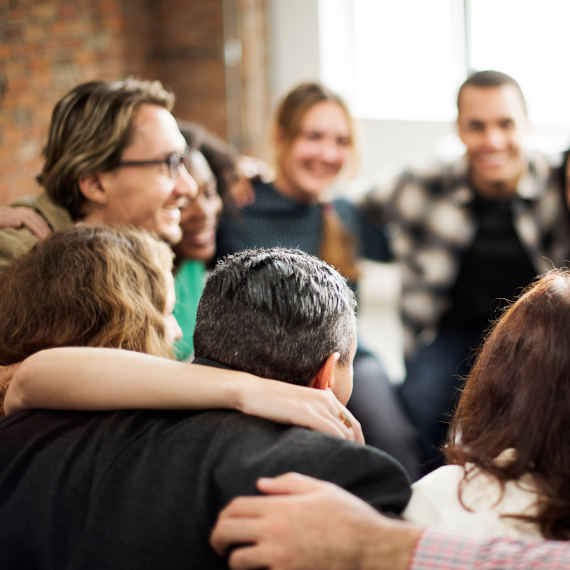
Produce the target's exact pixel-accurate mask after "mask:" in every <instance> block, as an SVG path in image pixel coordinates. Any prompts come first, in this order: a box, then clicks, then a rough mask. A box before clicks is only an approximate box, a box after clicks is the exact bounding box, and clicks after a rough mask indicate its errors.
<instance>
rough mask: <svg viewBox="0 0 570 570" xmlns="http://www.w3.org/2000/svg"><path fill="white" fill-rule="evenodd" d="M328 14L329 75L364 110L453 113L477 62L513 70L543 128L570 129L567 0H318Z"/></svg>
mask: <svg viewBox="0 0 570 570" xmlns="http://www.w3.org/2000/svg"><path fill="white" fill-rule="evenodd" d="M464 6H465V7H466V8H467V10H466V13H464ZM319 13H320V29H319V39H320V52H321V54H320V55H321V58H320V61H321V79H322V81H323V82H324V83H326V84H328V85H330V86H331V87H333V88H334V89H336V90H337V91H339V92H340V93H342V94H343V95H344V96H345V97H346V98H347V100H348V102H349V104H350V107H351V109H352V111H353V113H354V114H355V116H357V117H359V118H365V119H384V120H386V119H388V120H389V119H394V120H412V121H418V120H424V121H449V120H453V119H454V117H455V97H456V92H457V88H458V86H459V85H460V84H461V82H462V81H463V80H464V78H465V77H466V74H467V66H468V65H470V67H471V69H497V70H500V71H504V72H506V73H509V74H510V75H512V76H513V77H514V78H515V79H516V80H517V81H518V82H519V83H520V85H521V87H522V89H523V92H524V93H525V97H526V99H527V103H528V107H529V112H530V116H531V120H532V122H533V123H534V124H535V126H538V125H540V126H541V127H546V128H554V129H559V130H563V129H565V130H569V129H570V105H569V104H568V101H570V74H568V73H566V71H565V70H566V67H567V62H568V54H570V35H569V34H568V32H567V29H568V26H569V25H570V1H568V0H541V1H540V2H538V1H537V0H470V1H469V0H465V1H463V2H462V1H460V0H429V1H427V0H319ZM465 30H467V32H468V33H467V41H466V36H465Z"/></svg>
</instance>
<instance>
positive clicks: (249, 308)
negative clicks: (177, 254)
mask: <svg viewBox="0 0 570 570" xmlns="http://www.w3.org/2000/svg"><path fill="white" fill-rule="evenodd" d="M355 308H356V301H355V298H354V294H353V292H352V291H351V290H350V288H349V287H348V286H347V284H346V281H345V279H344V278H343V277H342V276H341V275H340V274H339V273H338V272H337V271H336V270H334V269H333V268H332V267H331V266H329V265H327V264H326V263H324V262H323V261H321V260H320V259H317V258H316V257H313V256H310V255H308V254H306V253H304V252H302V251H299V250H291V249H283V248H272V249H254V250H247V251H242V252H240V253H237V254H234V255H230V256H228V257H226V258H225V259H224V260H222V261H221V262H220V263H218V265H217V266H216V267H215V269H214V270H213V272H212V274H211V276H210V277H209V279H208V280H207V281H206V285H205V287H204V291H203V293H202V298H201V299H200V303H199V305H198V314H197V318H196V328H195V331H194V350H195V355H196V357H202V358H204V357H205V358H210V359H212V360H216V361H218V362H220V363H222V364H224V365H226V366H229V367H231V368H235V369H238V370H242V371H245V372H250V373H252V374H257V375H258V376H264V377H267V378H274V379H277V380H284V381H288V382H291V383H295V384H300V385H304V386H306V385H309V383H310V382H311V380H312V379H313V377H314V376H315V375H316V373H317V372H318V370H319V369H320V368H321V366H322V365H323V364H324V362H325V361H326V359H327V358H328V357H329V356H330V354H332V353H333V352H339V353H340V359H339V361H340V363H341V364H344V365H348V364H350V354H351V348H352V346H353V344H354V342H355V340H356V319H355V314H354V311H355Z"/></svg>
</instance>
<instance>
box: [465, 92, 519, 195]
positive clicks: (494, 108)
mask: <svg viewBox="0 0 570 570" xmlns="http://www.w3.org/2000/svg"><path fill="white" fill-rule="evenodd" d="M457 125H458V131H459V138H460V139H461V141H462V142H463V144H464V145H465V147H466V153H467V159H468V160H469V167H470V179H471V182H472V184H473V186H474V187H475V189H476V190H477V191H478V192H480V193H481V194H483V195H485V196H487V197H489V198H500V197H503V196H507V195H509V194H512V193H513V192H514V190H515V188H516V184H517V182H518V180H519V178H520V176H521V175H522V173H523V172H524V170H525V167H526V162H525V159H524V156H523V153H522V149H521V142H522V137H523V135H524V133H525V132H526V131H527V129H528V120H527V116H526V112H525V108H524V104H523V101H522V98H521V95H520V93H519V91H518V90H517V88H516V87H515V86H514V85H509V84H505V85H501V86H500V87H475V86H471V85H470V86H466V87H465V88H464V89H463V91H462V92H461V96H460V99H459V114H458V117H457Z"/></svg>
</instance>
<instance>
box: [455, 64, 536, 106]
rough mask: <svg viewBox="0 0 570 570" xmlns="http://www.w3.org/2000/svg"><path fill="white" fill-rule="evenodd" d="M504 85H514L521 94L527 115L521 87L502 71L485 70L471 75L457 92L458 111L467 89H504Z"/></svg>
mask: <svg viewBox="0 0 570 570" xmlns="http://www.w3.org/2000/svg"><path fill="white" fill-rule="evenodd" d="M503 85H512V86H513V87H515V88H516V90H517V91H518V92H519V95H520V97H521V101H522V104H523V108H524V111H525V113H526V111H527V109H526V101H525V99H524V95H523V92H522V89H521V86H520V85H519V84H518V83H517V81H515V80H514V79H513V78H512V77H511V76H510V75H507V74H506V73H503V72H502V71H495V70H493V69H485V70H484V71H476V72H474V73H472V74H471V75H469V77H468V78H467V79H466V80H465V81H464V82H463V83H462V84H461V86H460V87H459V90H458V91H457V111H458V112H459V102H460V99H461V94H462V93H463V90H464V89H465V88H466V87H482V88H492V87H502V86H503Z"/></svg>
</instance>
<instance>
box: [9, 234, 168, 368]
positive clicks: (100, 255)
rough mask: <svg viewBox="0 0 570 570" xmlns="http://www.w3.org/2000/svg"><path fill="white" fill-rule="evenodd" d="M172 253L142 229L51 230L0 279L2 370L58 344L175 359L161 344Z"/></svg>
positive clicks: (163, 334)
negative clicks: (118, 350)
mask: <svg viewBox="0 0 570 570" xmlns="http://www.w3.org/2000/svg"><path fill="white" fill-rule="evenodd" d="M171 267H172V251H171V250H170V248H169V247H168V246H167V245H166V244H165V243H164V242H162V241H159V240H158V239H156V238H154V237H153V236H151V235H150V234H149V233H148V232H146V231H144V230H138V229H132V228H110V227H93V226H87V225H85V224H77V225H76V226H74V227H72V228H70V229H67V230H64V231H61V232H56V233H55V234H53V235H51V236H50V237H48V238H47V239H45V240H43V241H40V242H38V243H37V244H36V245H35V246H34V248H33V249H32V250H31V251H29V252H28V253H27V254H26V255H24V256H22V257H20V258H19V259H17V260H15V261H14V262H13V263H12V265H11V266H10V267H9V268H8V269H7V270H6V271H5V272H4V273H3V274H2V275H1V276H0V299H2V318H1V319H0V365H8V364H12V363H16V362H19V361H21V360H23V359H24V358H26V357H27V356H30V355H31V354H33V353H34V352H37V351H39V350H42V349H45V348H51V347H58V346H99V347H113V348H123V349H126V350H133V351H137V352H145V353H148V354H154V355H160V356H168V357H171V356H172V347H171V346H170V345H169V343H168V342H167V341H166V340H165V338H166V335H165V333H166V330H165V318H164V311H165V304H166V298H167V291H168V289H167V287H168V285H167V278H166V276H167V273H168V272H169V271H170V270H171Z"/></svg>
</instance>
